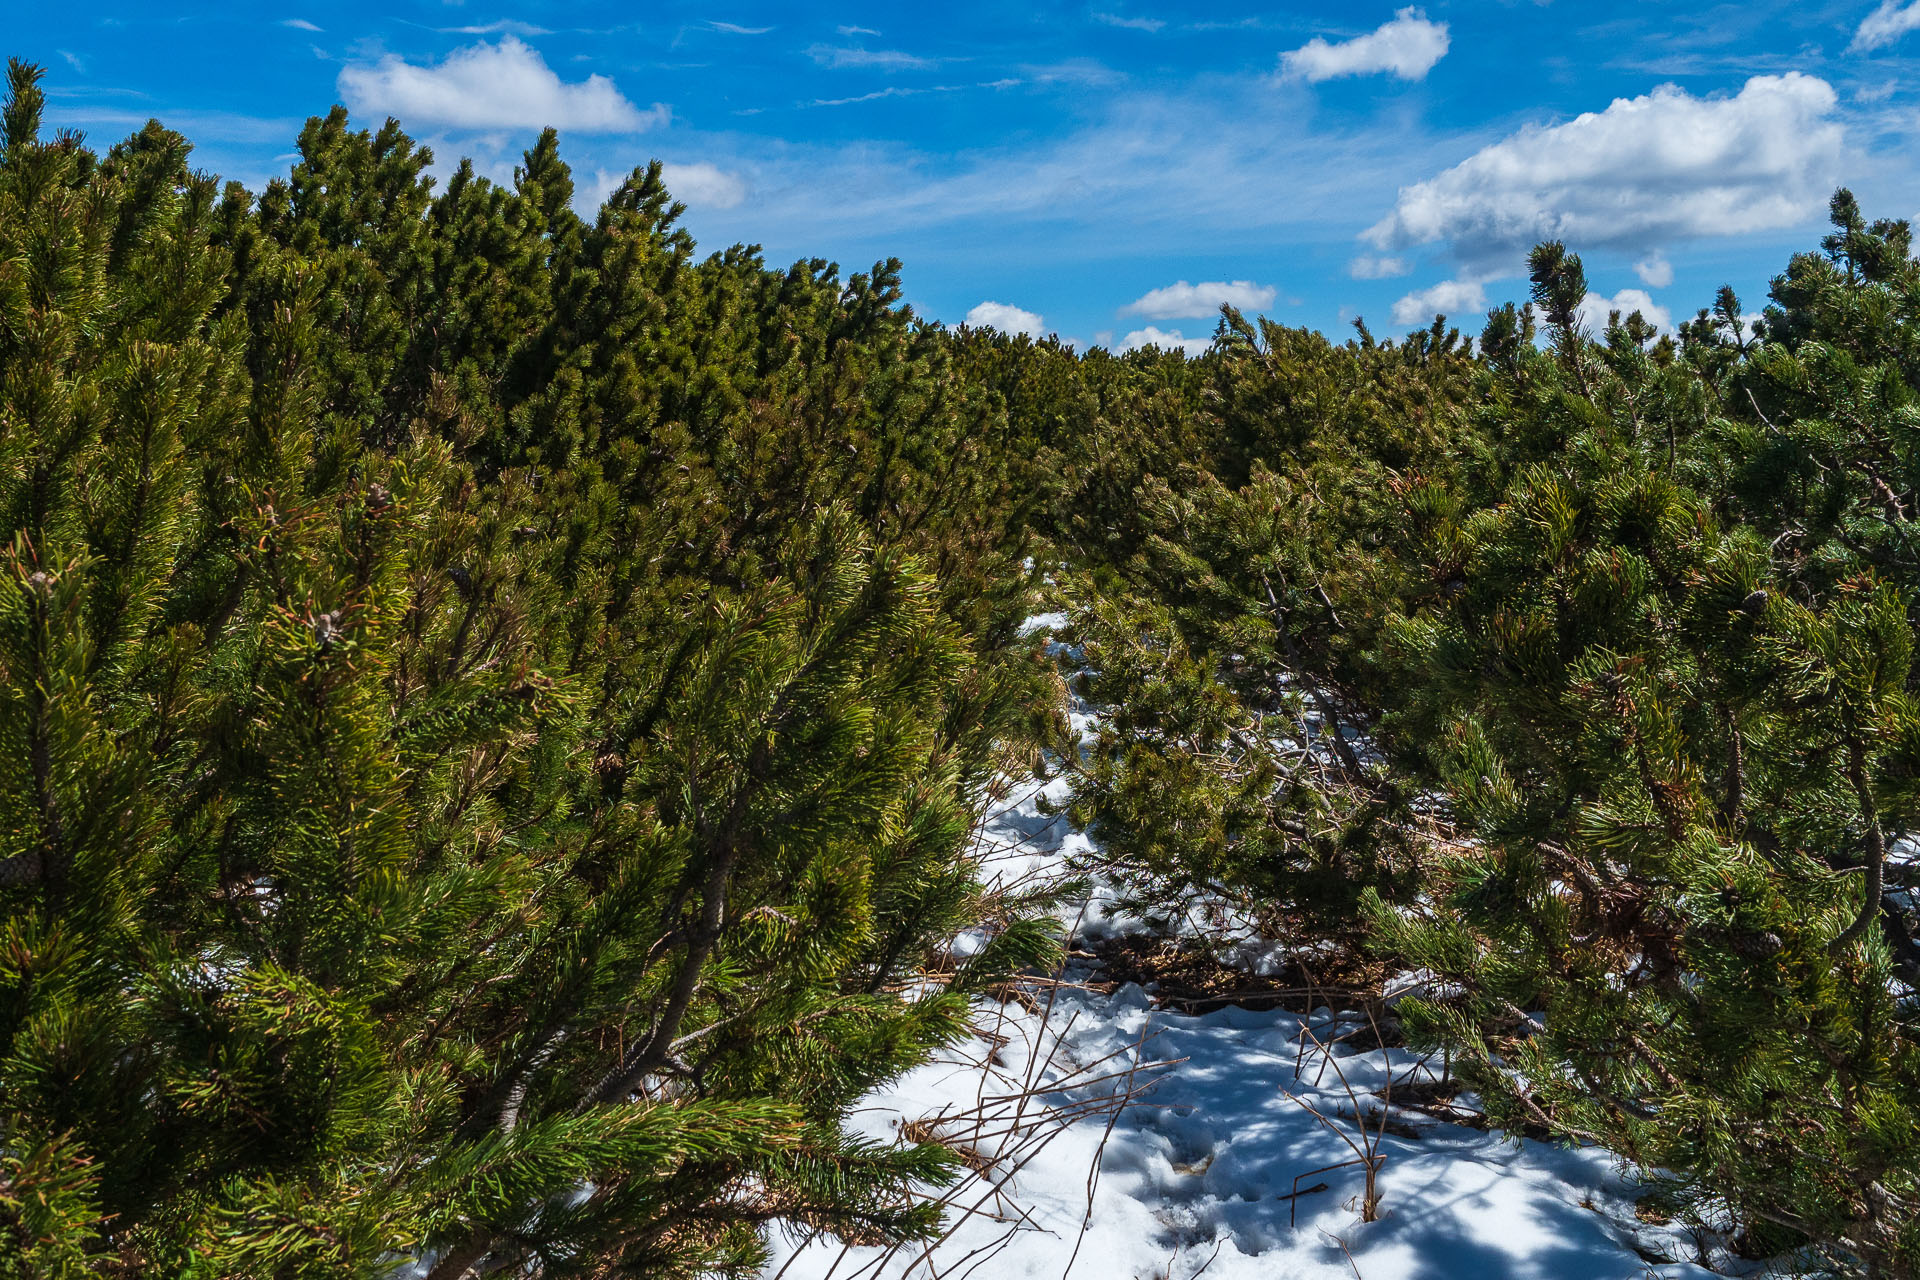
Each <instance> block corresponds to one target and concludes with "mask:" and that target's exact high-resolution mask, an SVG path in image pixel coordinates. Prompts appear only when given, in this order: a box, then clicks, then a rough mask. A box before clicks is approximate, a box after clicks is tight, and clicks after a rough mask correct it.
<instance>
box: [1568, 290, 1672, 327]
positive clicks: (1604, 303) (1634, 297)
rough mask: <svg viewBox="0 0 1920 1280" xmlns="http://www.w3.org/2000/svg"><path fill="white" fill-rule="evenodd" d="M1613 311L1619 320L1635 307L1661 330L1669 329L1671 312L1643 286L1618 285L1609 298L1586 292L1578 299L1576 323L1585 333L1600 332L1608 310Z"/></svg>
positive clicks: (1629, 313)
mask: <svg viewBox="0 0 1920 1280" xmlns="http://www.w3.org/2000/svg"><path fill="white" fill-rule="evenodd" d="M1614 311H1618V312H1619V313H1620V318H1621V319H1622V320H1624V319H1626V318H1627V317H1628V316H1630V315H1632V314H1633V313H1634V312H1636V311H1638V312H1639V313H1640V314H1641V315H1642V316H1644V317H1645V318H1646V320H1647V322H1648V323H1649V324H1651V325H1653V327H1654V328H1656V329H1658V330H1660V331H1661V332H1662V333H1672V332H1673V312H1671V311H1669V310H1668V309H1667V308H1665V307H1663V306H1661V305H1660V304H1658V303H1656V302H1655V301H1654V300H1653V295H1652V294H1650V293H1648V292H1647V291H1646V290H1645V289H1622V290H1620V292H1618V293H1616V294H1614V295H1613V296H1612V297H1611V298H1603V297H1601V296H1600V295H1599V294H1597V293H1589V294H1588V295H1587V296H1586V297H1585V298H1583V299H1581V301H1580V312H1579V319H1580V323H1581V324H1582V325H1583V326H1585V328H1586V329H1587V331H1588V332H1589V333H1594V334H1598V333H1601V332H1603V331H1604V330H1605V329H1606V327H1607V317H1608V314H1609V313H1610V312H1614Z"/></svg>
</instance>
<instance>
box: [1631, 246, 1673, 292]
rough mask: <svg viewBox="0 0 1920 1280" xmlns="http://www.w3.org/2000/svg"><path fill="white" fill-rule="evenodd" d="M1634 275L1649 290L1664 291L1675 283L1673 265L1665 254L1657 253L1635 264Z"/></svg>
mask: <svg viewBox="0 0 1920 1280" xmlns="http://www.w3.org/2000/svg"><path fill="white" fill-rule="evenodd" d="M1633 274H1635V275H1637V276H1639V277H1640V283H1641V284H1643V285H1646V286H1647V287H1648V288H1649V289H1664V288H1666V287H1667V286H1668V285H1670V284H1672V283H1673V264H1672V263H1671V262H1668V261H1667V258H1666V255H1665V254H1663V253H1660V252H1658V251H1655V252H1654V253H1652V254H1649V255H1648V256H1647V257H1644V258H1642V259H1640V261H1638V262H1636V263H1634V264H1633Z"/></svg>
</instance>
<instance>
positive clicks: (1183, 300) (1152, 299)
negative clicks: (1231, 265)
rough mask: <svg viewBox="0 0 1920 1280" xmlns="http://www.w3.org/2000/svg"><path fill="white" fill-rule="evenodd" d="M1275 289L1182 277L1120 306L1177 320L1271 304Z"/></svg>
mask: <svg viewBox="0 0 1920 1280" xmlns="http://www.w3.org/2000/svg"><path fill="white" fill-rule="evenodd" d="M1276 293H1277V290H1275V289H1274V287H1273V286H1272V285H1270V284H1255V283H1254V282H1253V281H1251V280H1231V281H1228V280H1204V281H1202V282H1201V283H1199V284H1188V283H1187V282H1186V281H1185V280H1182V281H1180V282H1179V283H1178V284H1170V285H1167V286H1166V287H1165V288H1162V289H1155V290H1153V291H1152V292H1150V293H1146V294H1143V295H1142V296H1140V297H1138V298H1135V299H1134V300H1133V301H1132V302H1129V303H1128V304H1127V305H1126V306H1124V307H1122V308H1121V309H1120V314H1121V315H1123V316H1145V317H1146V318H1147V319H1149V320H1181V319H1186V318H1188V317H1190V316H1210V315H1212V314H1213V313H1214V312H1216V311H1218V310H1219V309H1220V308H1221V307H1223V306H1227V307H1237V308H1239V309H1240V310H1242V311H1258V310H1259V309H1260V308H1262V307H1270V306H1272V305H1273V299H1274V297H1275V295H1276Z"/></svg>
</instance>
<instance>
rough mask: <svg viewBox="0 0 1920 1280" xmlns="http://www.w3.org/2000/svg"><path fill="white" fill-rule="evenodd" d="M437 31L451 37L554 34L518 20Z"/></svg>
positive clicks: (508, 19) (499, 20) (509, 19)
mask: <svg viewBox="0 0 1920 1280" xmlns="http://www.w3.org/2000/svg"><path fill="white" fill-rule="evenodd" d="M434 30H435V31H438V32H440V33H441V34H442V35H450V36H526V37H528V38H529V39H531V38H532V37H534V36H550V35H552V34H553V32H552V31H549V30H548V29H547V28H545V27H536V26H534V25H533V24H532V23H531V22H522V21H520V20H519V19H518V18H498V19H495V20H494V21H492V22H482V23H478V24H476V25H474V26H467V27H435V28H434Z"/></svg>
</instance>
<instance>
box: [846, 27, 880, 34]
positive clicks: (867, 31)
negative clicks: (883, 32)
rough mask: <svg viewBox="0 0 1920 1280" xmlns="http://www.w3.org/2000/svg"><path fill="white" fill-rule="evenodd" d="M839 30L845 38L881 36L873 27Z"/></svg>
mask: <svg viewBox="0 0 1920 1280" xmlns="http://www.w3.org/2000/svg"><path fill="white" fill-rule="evenodd" d="M839 30H840V34H841V35H843V36H877V35H879V34H880V33H879V32H878V31H875V30H874V29H873V28H872V27H841V28H840V29H839Z"/></svg>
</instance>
